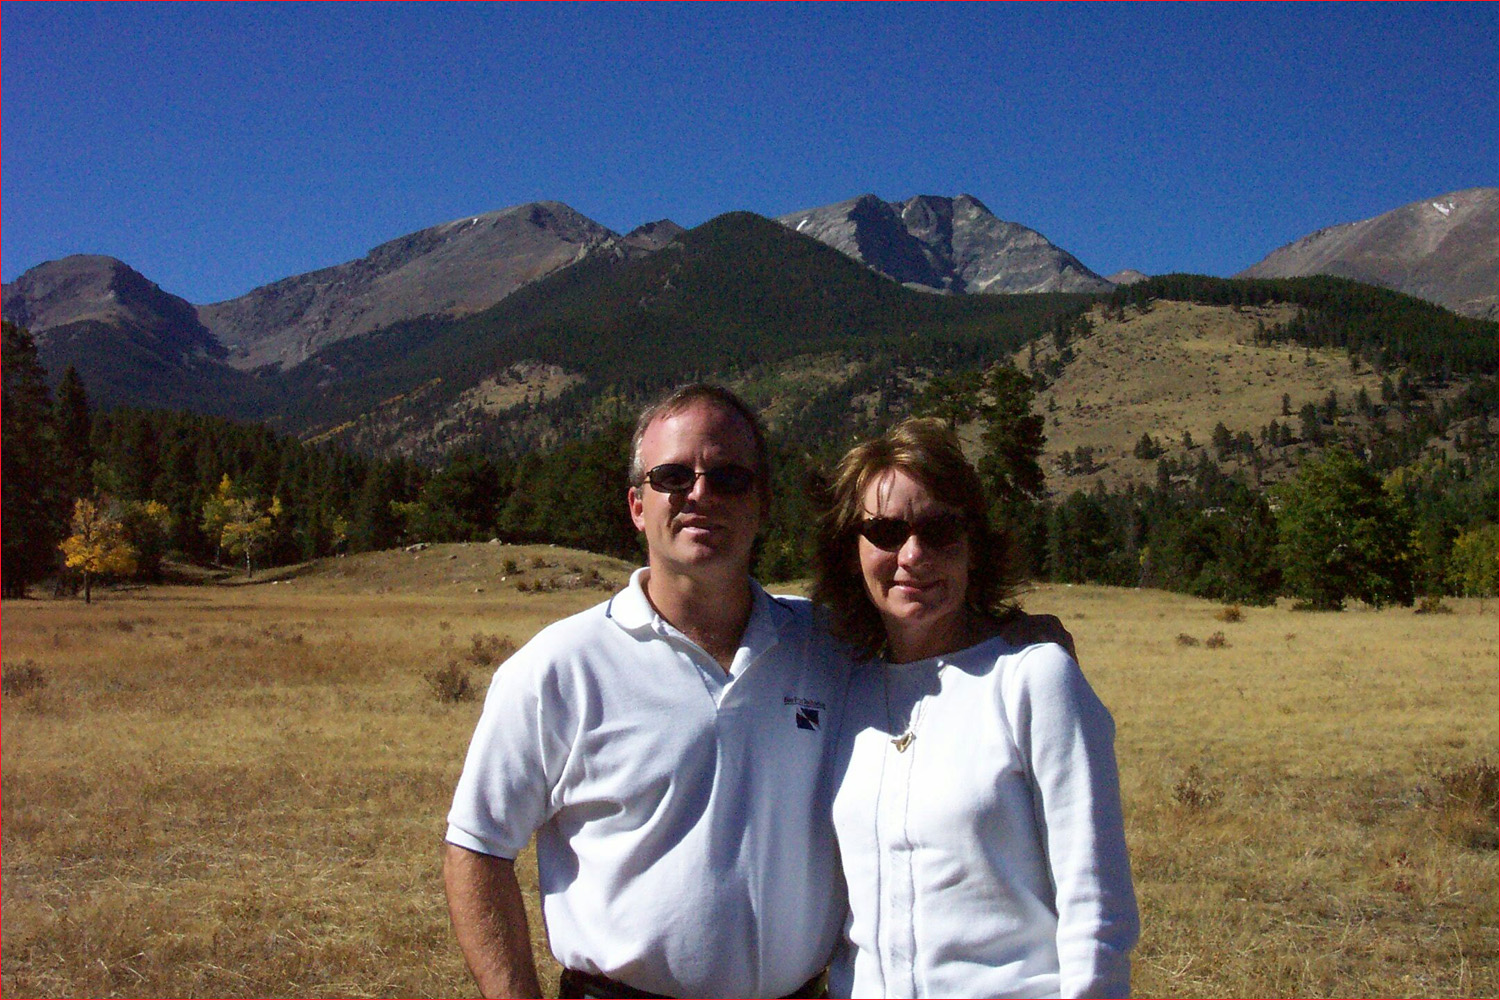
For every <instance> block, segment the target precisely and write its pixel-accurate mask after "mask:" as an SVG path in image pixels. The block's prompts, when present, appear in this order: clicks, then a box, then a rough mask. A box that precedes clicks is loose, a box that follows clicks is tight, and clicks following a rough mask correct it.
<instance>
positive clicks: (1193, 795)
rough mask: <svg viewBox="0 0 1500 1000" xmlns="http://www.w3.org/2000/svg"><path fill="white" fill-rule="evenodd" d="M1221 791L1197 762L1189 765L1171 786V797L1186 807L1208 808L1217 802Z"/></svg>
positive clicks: (1220, 796)
mask: <svg viewBox="0 0 1500 1000" xmlns="http://www.w3.org/2000/svg"><path fill="white" fill-rule="evenodd" d="M1222 797H1223V796H1222V793H1221V792H1220V791H1219V789H1218V788H1217V787H1216V786H1215V785H1214V784H1213V783H1212V782H1211V781H1209V779H1208V776H1207V775H1205V774H1204V773H1203V769H1202V768H1201V767H1199V766H1198V765H1197V764H1193V765H1190V766H1189V767H1188V769H1187V770H1186V771H1184V772H1183V773H1182V777H1180V778H1178V779H1177V784H1175V785H1173V786H1172V798H1173V799H1174V800H1175V801H1176V802H1177V804H1178V805H1180V806H1184V807H1186V808H1188V809H1208V808H1211V807H1212V806H1216V805H1218V804H1219V799H1220V798H1222Z"/></svg>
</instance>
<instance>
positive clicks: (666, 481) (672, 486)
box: [646, 462, 755, 497]
mask: <svg viewBox="0 0 1500 1000" xmlns="http://www.w3.org/2000/svg"><path fill="white" fill-rule="evenodd" d="M699 476H702V477H703V478H704V479H707V480H708V488H709V489H711V490H713V491H714V492H715V493H718V494H721V495H723V496H726V497H737V496H739V495H741V494H742V493H748V492H750V488H751V487H753V486H754V485H755V473H754V472H751V471H750V470H749V469H747V468H745V467H744V466H743V465H716V466H714V467H713V468H712V469H704V470H703V471H702V472H698V471H696V470H695V469H694V468H693V467H692V466H691V465H681V464H679V463H677V462H668V463H667V464H665V465H658V466H656V468H654V469H652V470H651V471H650V472H648V473H646V482H648V483H650V484H651V488H652V489H653V490H655V491H656V492H658V493H690V492H692V489H693V484H694V483H696V482H697V481H698V477H699Z"/></svg>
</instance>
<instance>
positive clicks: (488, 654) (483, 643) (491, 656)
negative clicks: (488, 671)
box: [465, 632, 516, 667]
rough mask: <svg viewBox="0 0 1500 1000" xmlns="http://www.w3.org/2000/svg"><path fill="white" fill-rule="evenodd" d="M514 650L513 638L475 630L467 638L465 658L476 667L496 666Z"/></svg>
mask: <svg viewBox="0 0 1500 1000" xmlns="http://www.w3.org/2000/svg"><path fill="white" fill-rule="evenodd" d="M515 651H516V643H515V640H514V639H512V638H511V637H510V636H508V635H485V634H484V633H483V632H475V633H474V634H473V636H471V637H470V639H469V652H468V654H467V655H466V657H465V658H466V659H467V660H468V661H469V662H470V663H472V664H474V665H475V666H476V667H496V666H499V665H500V664H501V663H504V662H505V661H506V660H507V659H509V658H510V654H511V653H514V652H515Z"/></svg>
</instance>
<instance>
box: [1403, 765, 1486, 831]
mask: <svg viewBox="0 0 1500 1000" xmlns="http://www.w3.org/2000/svg"><path fill="white" fill-rule="evenodd" d="M1420 791H1421V795H1422V800H1423V803H1424V804H1425V805H1426V806H1427V808H1429V809H1431V810H1433V812H1434V814H1435V817H1434V818H1435V822H1434V825H1435V826H1436V827H1437V829H1438V830H1439V832H1441V833H1442V834H1443V835H1444V836H1446V837H1447V838H1448V839H1449V840H1452V841H1454V842H1456V843H1459V844H1463V845H1464V846H1465V847H1468V848H1471V849H1473V850H1479V851H1493V850H1496V849H1497V848H1500V813H1497V809H1500V767H1497V766H1496V765H1495V764H1492V763H1490V762H1489V761H1483V760H1479V761H1474V762H1473V763H1470V764H1465V765H1462V766H1460V767H1450V768H1447V769H1446V770H1442V771H1437V772H1434V773H1433V775H1432V781H1431V783H1429V784H1427V785H1424V786H1423V787H1422V788H1421V790H1420Z"/></svg>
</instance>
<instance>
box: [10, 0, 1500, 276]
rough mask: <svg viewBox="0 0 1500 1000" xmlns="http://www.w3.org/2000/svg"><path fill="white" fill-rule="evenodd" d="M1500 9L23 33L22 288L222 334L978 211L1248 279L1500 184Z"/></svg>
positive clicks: (379, 12)
mask: <svg viewBox="0 0 1500 1000" xmlns="http://www.w3.org/2000/svg"><path fill="white" fill-rule="evenodd" d="M1497 10H1500V7H1497V4H1495V3H1457V4H1446V3H1377V4H1353V3H1337V4H1313V5H1302V4H1280V3H1278V4H1265V5H1261V4H1234V3H1212V4H1192V3H1172V4H1134V3H1131V4H1089V3H1067V4H1021V3H986V4H952V5H948V4H938V3H931V4H928V3H924V4H911V5H908V4H876V5H865V4H857V3H855V4H845V3H836V4H816V3H798V4H789V5H783V4H726V5H719V4H661V5H656V4H641V5H636V4H629V3H620V4H493V5H492V4H458V5H448V4H438V3H418V4H404V3H380V4H370V5H365V4H358V3H338V4H328V5H324V4H286V5H280V4H255V3H236V4H181V5H179V4H147V3H142V4H135V3H129V4H100V5H93V4H26V3H13V2H8V3H5V4H3V5H0V50H3V51H0V270H3V276H4V278H5V280H7V281H9V280H12V279H14V278H15V277H16V276H17V275H19V274H20V273H21V272H23V271H24V270H26V269H27V268H29V267H32V266H34V265H36V264H39V263H41V262H43V261H46V260H51V259H55V258H57V257H61V256H65V255H67V254H70V253H104V254H110V255H112V256H116V257H119V258H121V259H122V260H124V261H125V262H127V263H128V264H130V265H131V266H133V267H135V268H136V269H137V270H139V271H141V272H142V273H144V274H145V275H146V276H147V277H148V278H150V279H151V280H153V281H155V282H157V283H158V284H160V285H161V286H162V287H163V288H164V289H166V290H167V291H169V292H173V293H175V294H178V295H182V296H183V297H185V298H187V299H189V300H190V301H193V302H199V303H203V302H211V301H218V300H220V299H225V298H231V297H234V296H236V295H240V294H243V293H244V292H246V291H249V290H250V289H251V288H253V287H255V286H257V285H261V284H264V283H266V282H269V281H274V280H276V279H278V278H282V277H286V276H288V275H292V274H297V273H300V272H303V271H308V270H312V269H314V268H318V267H324V266H328V265H331V264H336V263H339V262H342V261H345V260H350V259H353V258H355V257H359V256H362V255H363V254H364V253H366V252H367V251H368V250H369V249H370V248H371V247H373V246H375V245H376V244H378V243H381V242H384V241H385V240H388V239H392V238H395V237H397V236H400V235H403V234H405V233H408V232H411V231H413V230H417V229H421V228H425V227H427V226H430V225H436V224H438V223H441V222H446V221H448V220H450V219H455V218H459V217H461V216H464V215H471V214H476V213H479V212H484V211H491V210H494V209H499V208H503V207H506V206H509V205H515V204H520V203H524V202H528V201H535V200H540V199H553V200H557V201H562V202H566V203H567V204H569V205H571V206H573V207H574V208H575V209H577V210H578V211H580V212H582V213H583V214H585V215H587V216H589V217H590V218H593V219H595V220H597V221H599V222H601V223H603V224H604V225H607V226H609V227H611V228H612V229H615V230H617V231H621V232H624V231H627V230H629V229H631V228H634V227H635V226H636V225H639V224H640V223H642V222H647V221H651V220H655V219H661V218H670V219H673V220H675V221H676V222H678V223H680V224H682V225H684V226H694V225H697V224H699V223H701V222H704V221H706V220H708V219H710V218H712V217H713V216H715V215H717V214H719V213H721V212H725V211H730V210H733V209H749V210H751V211H755V212H760V213H762V214H765V215H772V216H774V215H780V214H784V213H787V212H791V211H794V210H797V209H801V208H809V207H813V206H817V205H823V204H827V203H830V202H835V201H841V200H843V199H846V198H851V197H854V196H856V195H859V194H863V193H866V192H873V193H875V194H877V195H879V196H881V197H883V198H886V199H889V200H899V199H904V198H907V197H910V196H912V195H915V194H944V195H956V194H959V193H968V194H972V195H974V196H976V197H978V198H979V199H980V200H981V201H983V202H984V203H985V204H986V205H988V206H989V208H990V209H991V210H992V211H993V212H995V214H996V215H998V216H1000V217H1001V218H1003V219H1008V220H1011V221H1014V222H1020V223H1022V224H1024V225H1027V226H1031V227H1032V228H1034V229H1037V230H1038V231H1040V232H1041V233H1043V234H1044V235H1045V236H1047V237H1048V238H1049V239H1051V240H1052V241H1053V242H1054V243H1057V244H1058V245H1059V246H1062V247H1063V248H1065V249H1067V250H1069V251H1070V252H1072V253H1074V254H1075V255H1077V256H1078V257H1079V258H1080V259H1081V260H1082V261H1083V262H1084V263H1085V264H1086V265H1088V266H1089V267H1091V268H1093V269H1094V270H1096V271H1098V272H1100V273H1101V274H1109V273H1111V272H1113V271H1116V270H1119V269H1121V268H1126V267H1134V268H1138V269H1140V270H1143V271H1146V272H1148V273H1162V272H1166V271H1196V272H1200V273H1208V274H1223V275H1227V274H1231V273H1233V272H1235V271H1238V270H1240V269H1242V268H1245V267H1248V266H1249V265H1251V264H1253V263H1255V262H1256V261H1258V260H1259V259H1260V258H1262V257H1264V256H1265V255H1266V254H1267V253H1269V252H1270V251H1271V250H1273V249H1275V248H1276V247H1278V246H1280V245H1282V244H1284V243H1287V242H1289V241H1291V240H1294V239H1296V238H1298V237H1300V236H1304V235H1306V234H1307V233H1309V232H1312V231H1313V230H1315V229H1318V228H1321V227H1323V226H1328V225H1334V224H1337V223H1341V222H1349V221H1353V220H1355V219H1360V218H1366V217H1368V216H1371V215H1376V214H1378V213H1380V212H1384V211H1387V210H1389V209H1392V208H1395V207H1397V206H1400V205H1403V204H1406V203H1408V202H1411V201H1416V200H1419V199H1422V198H1428V197H1435V196H1437V195H1440V194H1444V193H1446V192H1448V191H1453V190H1457V189H1460V188H1466V187H1477V186H1494V185H1495V184H1496V182H1497V161H1500V153H1497V141H1496V137H1497V131H1500V111H1497V92H1500V79H1497V68H1496V63H1497V50H1500V35H1497Z"/></svg>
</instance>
